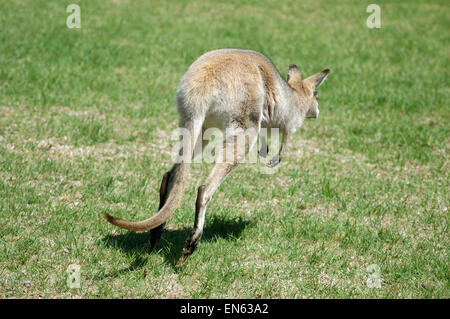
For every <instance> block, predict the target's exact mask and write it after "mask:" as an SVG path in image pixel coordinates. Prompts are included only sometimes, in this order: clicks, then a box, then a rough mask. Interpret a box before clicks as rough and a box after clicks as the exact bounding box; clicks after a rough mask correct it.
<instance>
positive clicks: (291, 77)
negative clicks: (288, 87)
mask: <svg viewBox="0 0 450 319" xmlns="http://www.w3.org/2000/svg"><path fill="white" fill-rule="evenodd" d="M286 81H287V82H288V83H289V82H292V83H295V82H301V81H302V72H301V71H300V69H299V68H298V66H296V65H295V64H291V65H290V66H289V67H288V68H287V71H286Z"/></svg>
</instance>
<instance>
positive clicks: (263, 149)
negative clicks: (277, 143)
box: [259, 145, 269, 158]
mask: <svg viewBox="0 0 450 319" xmlns="http://www.w3.org/2000/svg"><path fill="white" fill-rule="evenodd" d="M267 154H269V146H267V145H266V147H264V145H263V146H261V149H260V150H259V156H261V157H264V158H265V157H266V156H267Z"/></svg>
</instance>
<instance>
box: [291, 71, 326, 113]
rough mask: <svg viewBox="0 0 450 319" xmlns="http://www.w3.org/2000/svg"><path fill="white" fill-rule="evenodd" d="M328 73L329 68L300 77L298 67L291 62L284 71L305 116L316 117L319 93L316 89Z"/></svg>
mask: <svg viewBox="0 0 450 319" xmlns="http://www.w3.org/2000/svg"><path fill="white" fill-rule="evenodd" d="M328 73H330V70H329V69H325V70H323V71H321V72H318V73H316V74H314V75H311V76H310V77H308V78H306V79H302V73H301V71H300V69H299V68H298V67H297V66H296V65H295V64H292V65H290V66H289V67H288V69H287V72H286V80H287V83H288V84H289V86H290V87H291V88H293V89H294V90H295V91H296V92H297V93H298V97H299V101H300V107H301V108H303V113H304V114H305V117H307V118H317V117H318V116H319V102H318V99H319V94H318V93H317V89H318V88H319V86H320V85H321V84H322V83H323V81H325V79H326V78H327V76H328Z"/></svg>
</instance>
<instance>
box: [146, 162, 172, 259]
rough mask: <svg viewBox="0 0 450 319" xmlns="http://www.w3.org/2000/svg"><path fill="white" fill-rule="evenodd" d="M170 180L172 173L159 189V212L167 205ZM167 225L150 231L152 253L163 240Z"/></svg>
mask: <svg viewBox="0 0 450 319" xmlns="http://www.w3.org/2000/svg"><path fill="white" fill-rule="evenodd" d="M169 178H170V171H169V172H166V173H165V174H164V176H163V179H162V181H161V187H160V188H159V207H158V211H159V210H160V209H161V208H162V207H163V206H164V204H165V203H166V200H167V197H168V194H167V185H168V184H169ZM165 224H166V223H163V224H162V225H159V226H158V227H156V228H154V229H152V230H151V231H150V252H152V251H153V249H154V248H155V247H156V245H158V242H159V239H160V238H161V235H162V232H163V229H164V225H165Z"/></svg>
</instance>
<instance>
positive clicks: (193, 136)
mask: <svg viewBox="0 0 450 319" xmlns="http://www.w3.org/2000/svg"><path fill="white" fill-rule="evenodd" d="M190 124H192V125H188V127H189V126H190V127H191V129H189V132H190V137H189V141H185V138H184V136H183V140H182V143H181V147H180V152H179V154H178V160H177V162H176V163H175V164H174V165H173V167H172V169H171V170H170V177H169V181H168V189H167V191H168V192H169V197H168V198H167V200H166V202H165V204H164V206H163V207H162V208H161V209H160V210H159V211H158V212H157V213H156V214H155V215H153V216H152V217H150V218H148V219H146V220H142V221H136V222H132V221H128V220H124V219H120V218H116V217H114V216H111V215H109V214H107V213H104V214H103V216H104V217H105V218H106V220H107V221H108V222H110V223H111V224H113V225H116V226H119V227H121V228H125V229H128V230H132V231H136V232H143V231H147V230H150V229H153V228H156V227H158V226H159V225H161V224H162V223H164V222H165V221H166V220H167V219H169V217H170V216H172V214H173V213H174V212H175V210H176V209H177V207H178V206H179V205H180V203H181V200H182V199H183V194H184V189H185V186H186V182H187V180H188V179H189V173H190V167H191V160H192V155H193V152H194V146H195V142H196V140H197V137H198V135H199V133H200V131H201V127H202V125H203V121H198V122H197V123H190ZM186 142H187V143H186ZM188 144H190V145H188ZM187 149H189V151H188V152H186V150H187ZM183 153H184V154H183Z"/></svg>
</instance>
